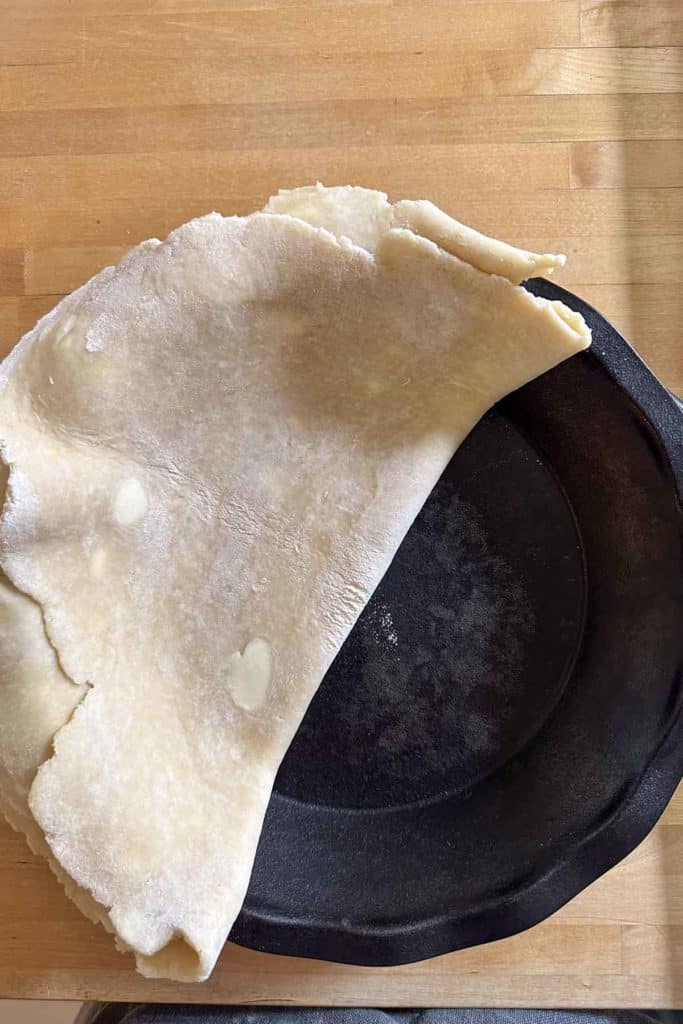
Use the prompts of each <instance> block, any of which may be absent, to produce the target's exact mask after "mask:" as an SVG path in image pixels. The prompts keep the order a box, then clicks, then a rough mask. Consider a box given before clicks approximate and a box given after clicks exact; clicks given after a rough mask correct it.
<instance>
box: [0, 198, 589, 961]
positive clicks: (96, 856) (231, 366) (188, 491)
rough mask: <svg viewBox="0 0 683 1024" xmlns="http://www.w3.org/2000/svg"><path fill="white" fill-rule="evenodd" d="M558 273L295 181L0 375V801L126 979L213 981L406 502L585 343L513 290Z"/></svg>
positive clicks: (150, 245) (145, 268)
mask: <svg viewBox="0 0 683 1024" xmlns="http://www.w3.org/2000/svg"><path fill="white" fill-rule="evenodd" d="M561 261H562V258H561V257H555V256H535V255H533V254H530V253H525V252H522V251H520V250H516V249H513V248H512V247H511V246H507V245H505V244H504V243H501V242H497V241H494V240H492V239H487V238H485V237H484V236H482V235H479V234H477V233H476V232H474V231H472V230H471V229H470V228H466V227H464V226H463V225H460V224H458V223H457V222H456V221H453V220H452V219H451V218H449V217H447V216H446V215H445V214H443V213H442V212H441V211H440V210H438V209H437V208H436V207H434V206H432V205H431V204H430V203H422V202H417V203H413V202H403V203H398V204H396V205H395V206H391V205H390V204H389V203H388V201H387V199H386V196H384V195H382V194H381V193H377V192H371V191H368V190H363V189H351V188H343V189H330V190H325V189H323V188H322V186H316V187H313V188H311V189H301V190H295V191H293V192H286V193H280V195H278V196H277V197H274V198H273V199H272V200H271V201H270V202H269V204H268V206H267V207H266V209H265V211H264V212H260V213H255V214H252V215H251V216H249V217H244V218H242V217H227V218H225V217H222V216H219V215H218V214H215V213H214V214H210V215H208V216H206V217H202V218H199V219H198V220H194V221H191V222H190V223H188V224H185V225H183V226H182V227H180V228H178V229H177V230H176V231H173V232H172V233H171V234H170V235H169V237H168V238H167V239H166V241H164V242H159V241H158V240H156V239H153V240H151V241H148V242H144V243H143V244H142V245H140V246H138V247H137V248H136V249H134V250H133V251H132V252H131V253H129V254H128V255H127V256H126V257H125V258H124V259H123V261H122V262H121V263H120V264H119V265H118V266H117V267H108V268H107V269H105V270H103V271H102V272H101V273H100V274H98V275H97V276H96V277H94V278H93V279H92V280H91V281H89V282H88V283H87V284H86V285H84V286H83V287H82V288H80V289H79V290H78V291H76V292H74V293H73V294H72V295H70V296H68V297H67V298H65V299H64V300H63V301H62V302H60V303H59V305H58V306H57V307H56V308H55V309H54V310H52V312H51V313H49V314H48V315H47V316H45V317H43V319H42V320H41V321H40V322H39V323H38V324H37V325H36V326H35V327H34V329H33V330H32V331H30V332H29V334H27V335H26V336H25V337H24V339H23V340H22V341H21V343H20V344H19V345H18V346H17V347H16V348H15V350H14V351H13V352H12V353H11V355H10V356H9V357H8V358H7V359H6V360H5V362H4V363H3V364H2V367H1V368H0V387H1V390H0V441H1V444H2V453H3V458H4V461H5V463H6V465H7V467H8V468H9V474H10V475H9V483H7V485H6V498H5V504H4V510H3V514H2V519H1V520H0V564H1V566H2V570H3V572H4V574H5V576H4V577H2V578H1V579H0V638H1V644H0V803H1V804H2V807H3V809H4V810H5V812H6V815H7V817H8V819H9V820H10V822H11V823H12V824H13V825H14V826H15V827H16V828H18V829H20V830H22V831H23V832H25V833H26V835H27V838H28V840H29V842H30V844H31V846H32V848H33V849H35V850H36V852H38V853H40V854H42V855H44V856H46V857H47V859H48V860H49V861H50V863H51V865H52V867H53V869H54V870H55V873H56V874H57V875H58V877H59V878H60V880H61V881H62V882H63V883H64V885H65V887H66V889H67V892H68V893H69V895H70V896H72V898H74V899H75V900H76V902H77V903H78V905H79V906H80V907H81V909H82V910H83V912H84V913H86V914H87V915H88V916H89V917H91V918H93V919H94V920H98V921H100V922H101V923H103V924H104V925H105V927H108V928H110V929H111V930H112V931H114V932H115V934H116V936H117V943H118V944H119V946H120V947H121V948H122V949H130V950H132V951H133V953H134V954H135V957H136V961H137V965H138V968H139V970H140V971H141V972H142V973H143V974H145V975H148V976H151V977H172V978H177V979H180V980H200V979H203V978H206V977H207V976H208V974H209V973H210V971H211V969H212V968H213V965H214V963H215V961H216V959H217V957H218V955H219V953H220V950H221V948H222V946H223V943H224V942H225V939H226V937H227V935H228V933H229V931H230V928H231V926H232V924H233V922H234V920H235V917H236V916H237V914H238V913H239V910H240V907H241V905H242V902H243V899H244V896H245V893H246V889H247V885H248V882H249V875H250V872H251V868H252V863H253V859H254V854H255V851H256V845H257V842H258V838H259V833H260V830H261V826H262V822H263V817H264V814H265V810H266V806H267V803H268V800H269V797H270V792H271V788H272V784H273V781H274V778H275V774H276V772H277V769H278V766H279V764H280V761H281V759H282V757H283V755H284V753H285V751H286V750H287V747H288V745H289V743H290V741H291V739H292V737H293V735H294V733H295V731H296V729H297V727H298V725H299V723H300V721H301V719H302V717H303V715H304V713H305V711H306V708H307V706H308V703H309V702H310V700H311V698H312V696H313V694H314V693H315V691H316V689H317V687H318V685H319V684H320V682H321V680H322V678H323V676H324V674H325V672H326V670H327V668H328V666H329V665H330V663H331V661H332V660H333V658H334V656H335V654H336V653H337V651H338V650H339V648H340V646H341V644H342V643H343V641H344V639H345V638H346V636H347V635H348V633H349V631H350V630H351V628H352V626H353V624H354V622H355V620H356V618H357V616H358V615H359V613H360V612H361V610H362V609H363V607H364V605H365V603H366V602H367V600H368V598H369V596H370V595H371V593H372V591H373V590H374V588H375V587H376V585H377V583H378V582H379V580H380V579H381V577H382V575H383V574H384V572H385V570H386V568H387V566H388V565H389V563H390V561H391V559H392V557H393V555H394V553H395V551H396V549H397V547H398V545H399V544H400V542H401V540H402V538H403V536H404V535H405V533H406V531H407V530H408V528H409V527H410V525H411V523H412V521H413V519H414V518H415V515H416V514H417V512H418V511H419V509H420V507H421V506H422V504H423V502H424V500H425V498H426V497H427V495H428V494H429V492H430V490H431V488H432V487H433V485H434V484H435V482H436V481H437V479H438V477H439V475H440V474H441V472H442V470H443V469H444V467H445V465H446V464H447V462H448V461H449V459H450V458H451V456H452V454H453V452H454V451H455V449H456V448H457V446H458V444H459V443H460V442H461V441H462V439H463V438H464V437H465V436H466V434H467V433H468V432H469V431H470V430H471V428H472V427H473V425H474V424H475V423H476V422H477V420H478V419H479V418H480V416H481V415H482V414H483V413H484V412H485V411H486V410H487V409H488V408H489V407H490V406H491V405H492V404H493V403H494V402H496V401H497V400H498V399H499V398H501V397H502V396H503V395H505V394H507V393H508V392H509V391H511V390H512V389H514V388H517V387H519V386H521V385H522V384H524V383H526V382H527V381H528V380H530V379H531V378H533V377H535V376H537V375H538V374H540V373H543V372H544V371H545V370H548V369H549V368H550V367H552V366H554V365H555V364H556V363H558V362H560V361H561V360H563V359H565V358H567V357H568V356H570V355H571V354H572V353H574V352H578V351H579V350H581V349H583V348H585V347H586V346H587V345H588V344H589V342H590V333H589V331H588V328H587V327H586V325H585V324H584V322H583V320H582V319H581V317H580V316H578V315H577V314H575V313H572V312H571V311H570V310H568V309H567V308H566V307H564V306H562V304H560V303H551V302H547V301H545V300H542V299H538V298H535V297H534V296H532V295H531V294H529V293H528V292H526V291H524V289H523V288H521V287H518V282H519V281H520V280H522V279H523V278H524V277H525V276H527V275H528V274H531V273H540V272H550V270H552V268H553V267H554V266H557V265H559V264H560V263H561ZM349 686H353V680H352V679H350V680H349Z"/></svg>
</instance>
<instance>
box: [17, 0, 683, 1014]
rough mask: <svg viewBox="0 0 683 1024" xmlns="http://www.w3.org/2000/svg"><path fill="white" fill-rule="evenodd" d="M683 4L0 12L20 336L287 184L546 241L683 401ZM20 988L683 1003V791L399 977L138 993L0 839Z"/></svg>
mask: <svg viewBox="0 0 683 1024" xmlns="http://www.w3.org/2000/svg"><path fill="white" fill-rule="evenodd" d="M682 92H683V2H681V0H535V2H529V0H519V2H518V0H482V2H480V0H395V2H391V0H357V2H355V0H323V2H317V3H307V2H306V0H145V2H139V0H0V344H1V345H2V352H3V353H4V352H6V351H8V350H9V349H10V347H11V346H12V344H13V343H14V342H15V341H16V339H17V338H18V337H19V336H20V335H21V334H22V333H23V332H24V331H25V330H27V329H28V328H29V327H30V326H31V325H32V324H33V323H34V321H35V320H36V319H37V318H38V317H39V316H40V315H41V314H42V313H44V312H45V311H46V310H47V309H49V308H50V307H51V306H53V305H54V304H55V303H56V302H57V300H58V299H59V297H60V296H61V295H63V294H64V293H65V292H68V291H70V290H71V289H72V288H74V287H75V286H77V285H79V284H81V283H82V282H83V281H85V280H86V279H87V278H88V277H89V276H90V275H91V274H93V273H94V272H95V271H97V270H99V269H100V268H101V267H102V266H104V265H105V264H108V263H111V262H113V261H116V260H118V258H119V257H120V256H121V254H122V253H123V252H124V251H125V250H126V249H127V248H128V247H129V246H131V245H133V244H135V243H137V242H139V241H140V240H141V239H144V238H147V237H149V236H153V235H156V236H159V237H162V238H163V237H164V235H165V234H166V233H167V232H168V231H169V229H171V228H172V227H174V226H176V225H177V224H180V223H181V222H183V221H185V220H187V219H188V218H190V217H194V216H196V215H197V214H202V213H205V212H207V211H209V210H219V211H221V212H223V213H246V212H247V211H250V210H252V209H254V208H256V207H258V206H260V205H261V204H262V203H263V202H264V201H265V199H266V198H267V197H268V196H269V195H270V194H271V193H272V192H273V191H275V190H276V189H277V188H278V187H283V186H293V185H299V184H304V183H310V182H313V181H315V180H317V179H320V180H321V181H323V182H325V183H329V184H338V183H345V182H353V183H358V184H364V185H368V186H371V187H375V188H380V189H383V190H385V191H388V192H389V193H390V194H391V196H392V197H395V198H399V197H428V198H430V199H432V200H434V201H435V202H436V203H438V204H439V205H440V206H442V207H444V208H445V209H446V210H448V211H450V212H452V213H453V214H454V215H455V216H456V217H458V218H459V219H461V220H463V221H465V222H467V223H468V224H472V225H474V226H475V227H477V228H480V229H481V230H483V231H485V232H489V233H491V234H493V235H497V236H499V237H502V238H505V239H507V240H508V241H511V242H514V243H516V244H519V245H523V246H525V247H527V248H531V249H536V250H540V251H542V252H547V251H551V252H552V251H563V252H566V253H567V255H568V257H569V261H568V265H567V268H566V270H564V271H563V272H562V273H561V274H558V275H557V280H558V282H560V283H561V284H566V285H567V286H568V287H570V288H571V289H573V290H574V291H576V292H578V294H579V295H582V296H584V297H585V298H586V299H588V300H589V301H590V302H591V303H593V304H594V305H595V306H597V307H598V308H599V309H600V310H601V311H602V312H603V313H605V314H606V315H607V316H608V317H609V318H611V319H612V320H613V321H614V322H615V324H616V325H617V326H618V327H619V328H621V329H622V331H623V332H624V333H625V334H626V336H627V337H628V338H629V339H630V340H631V341H632V343H633V344H634V345H635V346H636V348H637V349H638V351H639V352H641V353H642V355H643V356H644V357H645V359H646V360H647V361H648V362H649V364H650V365H651V366H652V368H653V369H654V370H655V372H656V373H658V374H659V376H660V377H661V378H662V380H663V381H664V382H665V383H666V384H667V385H668V386H669V387H671V388H672V389H674V390H678V391H679V392H680V393H683V297H682V296H683V202H682V199H683V97H682ZM0 997H19V998H21V997H27V998H28V997H33V998H54V999H99V1000H144V1001H155V1000H164V1001H197V1002H222V1003H229V1002H234V1003H242V1004H244V1003H270V1002H272V1003H279V1002H282V1003H289V1004H291V1003H304V1004H321V1005H322V1004H344V1005H350V1004H367V1005H385V1006H399V1005H406V1006H420V1005H432V1006H447V1005H456V1006H465V1005H474V1006H478V1005H491V1006H494V1005H495V1006H523V1005H526V1006H556V1007H560V1006H586V1007H591V1006H648V1007H655V1006H674V1005H678V1006H683V791H681V790H679V793H678V795H677V797H676V798H675V799H674V801H673V802H672V804H671V805H670V806H669V808H668V810H667V811H666V813H665V815H664V817H663V819H662V820H661V822H660V823H659V825H658V826H657V827H656V828H655V830H654V832H652V834H651V835H650V836H649V838H648V839H647V840H646V841H645V842H644V843H643V844H642V845H641V846H640V847H639V849H637V850H636V851H635V852H634V853H633V854H632V855H631V856H630V857H629V858H628V859H627V860H626V861H625V862H623V863H622V864H621V865H619V866H618V867H617V868H615V869H614V870H612V871H611V872H609V874H607V875H606V876H605V877H603V878H601V879H600V880H599V881H597V882H596V883H595V884H594V885H592V886H591V887H590V888H589V889H587V890H586V891H584V892H583V893H582V894H581V895H580V896H578V897H577V898H576V899H574V900H573V901H572V902H571V903H570V904H569V905H568V906H566V907H565V908H564V909H562V910H561V911H559V912H558V913H557V914H555V915H554V916H553V917H552V918H550V919H549V920H548V921H546V922H545V923H543V924H541V925H539V926H537V927H536V928H533V929H531V930H530V931H527V932H525V933H524V934H522V935H519V936H517V937H515V938H512V939H507V940H504V941H502V942H496V943H493V944H492V945H488V946H485V947H479V948H477V949H470V950H466V951H463V952H460V953H455V954H452V955H450V956H444V957H440V958H438V959H435V960H431V961H427V962H424V963H418V964H414V965H411V966H406V967H397V968H391V969H387V968H384V969H369V968H355V967H348V966H339V965H335V964H329V963H316V962H312V961H305V960H295V959H288V958H285V957H275V956H267V955H264V954H257V953H253V952H249V951H247V950H244V949H239V948H238V947H236V946H232V945H229V946H228V947H227V948H226V950H225V952H224V954H223V956H222V958H221V960H220V962H219V964H218V966H217V968H216V970H215V972H214V975H213V977H212V979H211V980H210V981H209V982H208V983H206V984H204V985H199V986H189V985H178V984H173V983H170V982H169V983H164V982H152V981H146V980H145V979H143V978H141V977H140V976H139V975H137V974H136V973H135V972H134V970H133V966H132V961H131V959H130V958H128V957H123V956H120V955H119V954H118V953H116V952H115V950H114V947H113V943H112V940H111V938H110V937H108V936H107V935H105V933H104V931H102V930H101V929H100V928H98V927H95V926H94V925H91V924H90V923H89V922H88V921H86V920H85V918H83V917H82V916H81V915H80V914H79V912H78V911H77V910H76V909H75V908H74V907H73V906H72V905H71V903H70V902H69V901H68V900H67V899H66V897H65V896H64V895H63V893H62V891H61V889H60V887H59V885H58V884H57V882H56V881H55V880H54V878H53V877H52V876H51V874H50V872H49V870H48V869H47V867H46V866H45V865H44V864H43V863H41V862H40V861H38V860H37V859H35V858H34V857H32V856H31V854H30V853H29V852H28V849H27V847H26V845H25V843H24V840H23V839H22V838H21V837H20V836H18V835H15V834H14V833H12V832H11V831H10V830H9V828H7V827H5V826H4V825H1V826H0Z"/></svg>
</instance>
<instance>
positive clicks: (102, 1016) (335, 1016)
mask: <svg viewBox="0 0 683 1024" xmlns="http://www.w3.org/2000/svg"><path fill="white" fill-rule="evenodd" d="M76 1024H683V1011H676V1010H660V1011H657V1010H653V1011H648V1010H566V1011H565V1010H474V1009H464V1010H455V1009H453V1010H373V1009H359V1008H351V1009H344V1008H336V1007H335V1008H333V1009H307V1008H305V1007H301V1008H298V1009H292V1008H290V1007H267V1006H264V1007H258V1008H253V1009H249V1008H240V1007H227V1006H176V1005H153V1004H151V1003H102V1004H98V1003H94V1004H93V1003H90V1004H88V1005H87V1006H86V1007H84V1008H83V1010H82V1011H81V1013H80V1014H79V1016H78V1018H77V1021H76Z"/></svg>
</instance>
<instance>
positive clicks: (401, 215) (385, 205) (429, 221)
mask: <svg viewBox="0 0 683 1024" xmlns="http://www.w3.org/2000/svg"><path fill="white" fill-rule="evenodd" d="M265 209H266V210H267V211H268V212H271V213H280V214H289V216H291V217H297V218H298V219H299V220H305V221H307V222H308V223H309V224H312V225H314V226H315V227H322V228H325V229H326V230H327V231H330V232H331V233H332V234H333V235H335V236H336V237H337V238H341V237H346V238H349V239H350V240H351V241H352V242H354V243H355V244H356V245H359V246H362V247H363V248H364V249H367V250H368V251H370V252H374V251H375V250H376V248H377V244H378V241H379V238H380V237H381V236H382V235H383V234H384V233H386V232H387V231H388V230H390V229H391V228H392V227H405V228H409V229H410V230H411V231H413V232H415V234H417V235H421V236H422V237H423V238H428V239H429V240H430V241H432V242H435V243H436V244H437V245H438V246H440V247H441V248H442V249H443V250H444V251H445V252H449V253H451V255H453V256H457V257H458V259H461V260H463V261H464V262H465V263H469V264H471V266H473V267H476V268H477V269H478V270H482V271H483V272H484V273H486V274H498V275H499V276H501V277H506V278H507V279H508V280H509V281H512V283H513V284H521V282H522V281H524V280H525V279H526V278H528V277H533V276H534V275H540V276H543V277H547V276H550V274H552V272H553V270H555V269H556V268H558V267H563V266H564V264H565V261H566V258H565V257H564V256H563V255H552V254H550V253H546V254H539V253H533V252H527V251H526V250H524V249H517V248H515V246H512V245H508V244H507V242H501V241H499V240H498V239H496V238H490V237H488V236H487V235H482V234H480V232H478V231H475V230H474V229H473V228H470V227H467V225H466V224H461V223H460V222H459V221H457V220H455V219H454V218H453V217H449V216H448V214H447V213H444V212H443V210H440V209H439V208H438V206H435V205H434V203H430V202H429V201H428V200H425V199H418V200H414V199H403V200H401V201H400V202H398V203H396V204H395V205H393V206H392V205H391V204H390V203H389V201H388V199H387V196H386V195H385V193H384V192H376V191H374V190H373V189H367V188H361V187H360V186H354V185H338V186H332V187H331V188H325V186H324V185H322V184H320V183H318V184H317V185H310V186H304V187H303V188H296V189H289V190H284V189H283V190H281V191H280V192H278V194H277V195H276V196H273V197H272V198H271V199H270V200H269V201H268V203H267V205H266V207H265Z"/></svg>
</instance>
